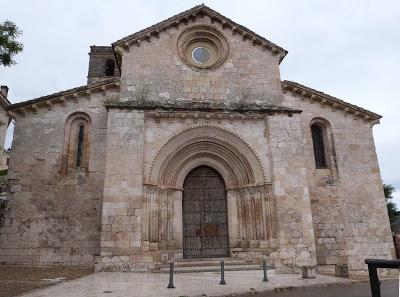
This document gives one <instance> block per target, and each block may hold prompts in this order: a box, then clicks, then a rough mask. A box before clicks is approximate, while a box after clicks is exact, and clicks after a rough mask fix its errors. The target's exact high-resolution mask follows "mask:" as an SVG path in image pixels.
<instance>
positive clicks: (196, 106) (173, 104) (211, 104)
mask: <svg viewBox="0 0 400 297" xmlns="http://www.w3.org/2000/svg"><path fill="white" fill-rule="evenodd" d="M227 102H228V101H227ZM227 102H225V101H223V102H217V101H212V100H209V101H194V100H175V101H161V100H157V101H153V100H152V101H145V102H140V101H138V100H135V101H117V102H108V103H106V105H105V106H106V108H107V109H113V108H117V109H131V110H134V109H137V110H145V111H154V112H153V113H150V114H157V113H159V114H161V113H169V114H172V113H183V112H209V113H216V112H220V113H237V114H244V115H245V114H279V113H284V114H288V116H292V115H293V114H295V113H301V112H302V111H301V110H298V109H293V108H290V107H283V106H277V105H271V104H268V103H265V102H250V101H248V102H233V103H227Z"/></svg>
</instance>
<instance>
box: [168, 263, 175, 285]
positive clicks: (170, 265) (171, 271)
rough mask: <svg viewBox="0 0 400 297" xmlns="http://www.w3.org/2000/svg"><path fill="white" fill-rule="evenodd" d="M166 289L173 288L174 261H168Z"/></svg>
mask: <svg viewBox="0 0 400 297" xmlns="http://www.w3.org/2000/svg"><path fill="white" fill-rule="evenodd" d="M167 289H175V286H174V262H170V263H169V284H168V287H167Z"/></svg>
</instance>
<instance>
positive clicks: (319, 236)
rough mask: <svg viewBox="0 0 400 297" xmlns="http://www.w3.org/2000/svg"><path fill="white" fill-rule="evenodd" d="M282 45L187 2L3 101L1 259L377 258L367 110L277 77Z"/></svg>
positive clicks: (135, 264)
mask: <svg viewBox="0 0 400 297" xmlns="http://www.w3.org/2000/svg"><path fill="white" fill-rule="evenodd" d="M286 54H287V51H286V50H284V49H283V48H281V47H279V46H277V45H275V44H273V43H272V42H270V41H268V40H266V39H265V38H263V37H261V36H259V35H257V34H256V33H254V32H252V31H250V30H249V29H247V28H245V27H243V26H241V25H239V24H237V23H235V22H233V21H232V20H230V19H228V18H226V17H224V16H222V15H221V14H219V13H218V12H216V11H214V10H212V9H210V8H208V7H207V6H204V5H200V6H196V7H194V8H192V9H190V10H188V11H185V12H182V13H180V14H178V15H175V16H173V17H171V18H169V19H167V20H165V21H162V22H161V23H158V24H156V25H154V26H151V27H149V28H147V29H144V30H142V31H139V32H137V33H135V34H133V35H130V36H127V37H125V38H123V39H121V40H118V41H116V42H114V43H113V44H112V46H92V47H91V51H90V53H89V56H90V59H89V73H88V83H87V85H85V86H82V87H78V88H75V89H70V90H67V91H63V92H60V93H56V94H52V95H48V96H45V97H41V98H37V99H33V100H29V101H25V102H21V103H16V104H12V105H9V106H8V107H7V110H8V113H9V115H10V116H11V117H12V118H14V119H15V122H16V126H15V132H14V140H13V146H12V152H11V157H10V161H9V172H8V182H9V192H8V196H7V197H8V198H7V199H8V212H7V213H6V216H5V220H4V223H3V224H2V227H1V229H0V262H1V263H8V264H26V265H75V266H89V267H95V268H96V270H102V271H114V270H133V271H147V270H152V269H156V268H157V267H159V266H161V265H165V264H166V263H167V262H168V261H170V260H177V259H182V258H207V257H217V258H218V257H231V258H243V259H246V260H247V261H249V262H258V261H260V260H262V259H266V260H268V261H269V263H270V264H271V265H273V266H274V267H276V268H280V269H283V270H285V269H286V270H296V269H298V268H300V267H303V266H312V267H313V266H316V265H318V266H319V267H324V266H325V267H328V266H329V267H334V266H336V267H340V266H342V265H345V266H346V267H348V269H349V271H350V273H356V272H360V271H364V270H365V269H366V267H365V265H364V259H365V258H378V257H379V258H392V257H393V255H394V249H393V242H392V238H391V233H390V227H389V220H388V217H387V211H386V206H385V200H384V195H383V190H382V181H381V177H380V172H379V165H378V161H377V156H376V153H375V145H374V140H373V135H372V127H373V125H375V124H377V123H379V119H380V116H379V115H377V114H375V113H373V112H370V111H368V110H365V109H362V108H360V107H357V106H355V105H352V104H350V103H347V102H345V101H342V100H340V99H337V98H335V97H332V96H329V95H327V94H324V93H322V92H320V91H317V90H314V89H311V88H309V87H306V86H304V85H301V84H298V83H295V82H291V81H281V78H280V71H279V65H280V63H281V61H282V60H283V58H284V57H285V55H286Z"/></svg>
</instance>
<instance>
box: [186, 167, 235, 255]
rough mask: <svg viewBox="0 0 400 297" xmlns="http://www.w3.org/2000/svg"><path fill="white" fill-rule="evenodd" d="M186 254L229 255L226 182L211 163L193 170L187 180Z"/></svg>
mask: <svg viewBox="0 0 400 297" xmlns="http://www.w3.org/2000/svg"><path fill="white" fill-rule="evenodd" d="M183 187H184V191H183V207H182V210H183V257H184V258H207V257H226V256H229V239H228V215H227V201H226V190H225V184H224V181H223V179H222V177H221V175H220V174H219V173H218V172H217V171H215V170H214V169H212V168H211V167H208V166H200V167H197V168H195V169H193V170H192V171H191V172H190V173H189V174H188V175H187V176H186V179H185V182H184V185H183Z"/></svg>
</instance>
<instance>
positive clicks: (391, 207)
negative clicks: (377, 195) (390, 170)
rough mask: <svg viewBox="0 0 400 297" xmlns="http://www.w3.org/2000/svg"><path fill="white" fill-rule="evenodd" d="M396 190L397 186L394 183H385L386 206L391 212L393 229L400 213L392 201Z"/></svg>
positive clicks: (389, 212)
mask: <svg viewBox="0 0 400 297" xmlns="http://www.w3.org/2000/svg"><path fill="white" fill-rule="evenodd" d="M394 191H395V188H394V187H393V186H392V185H386V184H383V192H384V193H385V200H386V206H387V210H388V214H389V220H390V227H391V228H392V230H393V224H394V222H395V221H396V219H397V218H398V217H399V214H400V212H399V211H398V210H397V206H396V204H395V203H394V202H392V199H393V192H394Z"/></svg>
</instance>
